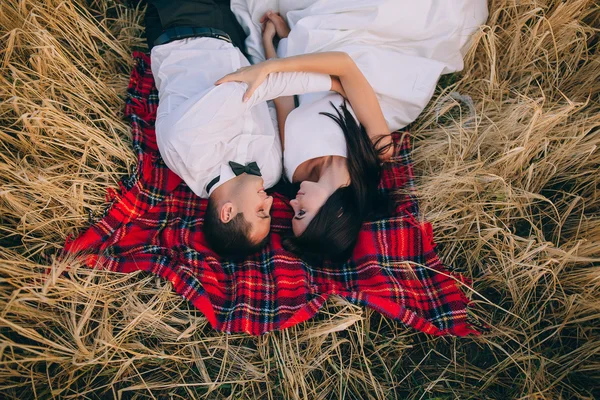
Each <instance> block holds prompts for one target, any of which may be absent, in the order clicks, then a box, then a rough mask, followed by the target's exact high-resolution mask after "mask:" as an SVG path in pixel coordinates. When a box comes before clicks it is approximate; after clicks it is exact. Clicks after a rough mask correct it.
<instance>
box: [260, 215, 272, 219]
mask: <svg viewBox="0 0 600 400" xmlns="http://www.w3.org/2000/svg"><path fill="white" fill-rule="evenodd" d="M260 218H262V219H267V218H271V216H270V215H266V216H264V217H260Z"/></svg>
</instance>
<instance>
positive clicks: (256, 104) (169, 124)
mask: <svg viewBox="0 0 600 400" xmlns="http://www.w3.org/2000/svg"><path fill="white" fill-rule="evenodd" d="M151 59H152V73H153V75H154V79H155V81H156V87H157V89H158V97H159V103H158V111H157V117H156V140H157V144H158V149H159V151H160V154H161V156H162V158H163V160H164V162H165V164H166V165H167V166H168V167H169V168H170V169H171V170H172V171H173V172H175V173H176V174H177V175H179V176H180V177H181V178H182V179H183V180H184V181H185V183H186V184H187V185H188V186H189V187H190V189H192V191H193V192H194V193H195V194H196V195H198V196H200V197H203V198H208V196H209V194H210V193H208V192H207V190H206V186H207V184H208V183H209V182H210V181H211V180H213V179H214V178H215V177H217V176H220V179H219V181H218V182H217V183H216V184H215V185H214V186H212V188H211V192H212V191H213V190H214V189H216V188H217V187H218V186H220V185H222V184H223V183H225V182H227V181H228V180H230V179H232V178H233V177H235V175H234V173H233V171H232V170H231V168H230V167H229V164H228V162H229V161H235V162H237V163H239V164H243V165H245V164H247V163H249V162H252V161H255V162H256V163H257V164H258V166H259V168H260V170H261V173H262V177H263V179H264V187H265V188H269V187H272V186H273V185H275V184H276V183H277V182H278V181H279V178H280V177H281V172H282V151H281V142H280V139H279V135H278V131H277V129H276V126H274V121H273V119H272V116H271V115H270V114H269V108H268V107H267V103H266V101H267V100H270V99H274V98H277V97H280V96H290V95H294V94H304V93H309V92H322V91H328V90H330V89H331V78H330V77H329V76H328V75H323V74H310V73H303V72H293V73H292V72H290V73H275V74H270V75H269V76H268V77H267V79H266V80H265V82H263V84H261V85H260V86H259V87H258V88H257V89H256V91H255V92H254V94H253V95H252V97H251V98H250V99H249V100H248V101H247V102H245V103H244V102H242V97H243V95H244V93H245V92H246V88H247V85H246V84H245V83H235V82H230V83H225V84H222V85H219V86H215V85H214V83H215V82H216V81H217V80H218V79H220V78H221V77H223V76H224V75H226V74H228V73H231V72H233V71H236V70H237V69H239V68H241V67H244V66H248V65H250V64H249V62H248V60H247V59H246V57H245V56H244V55H243V54H242V53H241V52H240V51H239V49H238V48H236V47H234V46H233V45H231V44H230V43H228V42H226V41H224V40H220V39H214V38H203V37H199V38H190V39H182V40H176V41H173V42H171V43H167V44H164V45H160V46H156V47H154V48H153V49H152V52H151Z"/></svg>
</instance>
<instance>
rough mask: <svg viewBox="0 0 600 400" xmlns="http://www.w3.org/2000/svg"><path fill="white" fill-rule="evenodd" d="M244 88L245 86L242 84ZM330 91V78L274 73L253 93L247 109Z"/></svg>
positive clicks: (303, 73) (309, 74)
mask: <svg viewBox="0 0 600 400" xmlns="http://www.w3.org/2000/svg"><path fill="white" fill-rule="evenodd" d="M243 85H244V86H246V84H245V83H244V84H243ZM329 90H331V77H330V76H329V75H327V74H316V73H312V72H310V73H309V72H275V73H272V74H269V76H267V79H265V81H264V82H263V83H262V84H261V85H260V86H259V87H258V88H257V89H256V90H255V91H254V93H253V94H252V97H250V99H249V100H248V101H247V104H248V107H252V106H254V105H255V104H258V103H261V102H263V101H267V100H272V99H275V98H277V97H283V96H292V95H295V94H298V95H300V94H305V93H313V92H327V91H329Z"/></svg>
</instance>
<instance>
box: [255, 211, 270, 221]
mask: <svg viewBox="0 0 600 400" xmlns="http://www.w3.org/2000/svg"><path fill="white" fill-rule="evenodd" d="M258 217H259V218H261V219H269V218H271V216H270V215H269V214H267V213H265V210H258Z"/></svg>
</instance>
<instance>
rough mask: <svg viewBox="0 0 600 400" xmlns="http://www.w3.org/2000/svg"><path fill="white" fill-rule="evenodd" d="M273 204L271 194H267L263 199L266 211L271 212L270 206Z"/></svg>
mask: <svg viewBox="0 0 600 400" xmlns="http://www.w3.org/2000/svg"><path fill="white" fill-rule="evenodd" d="M272 205H273V196H269V197H267V198H266V199H265V208H266V209H267V213H269V212H271V206H272Z"/></svg>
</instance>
